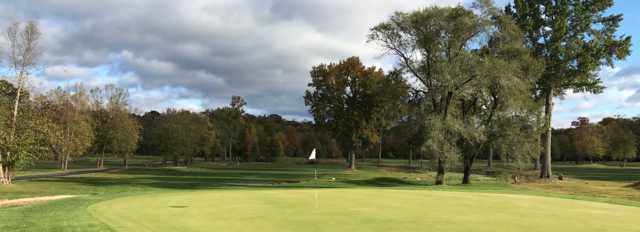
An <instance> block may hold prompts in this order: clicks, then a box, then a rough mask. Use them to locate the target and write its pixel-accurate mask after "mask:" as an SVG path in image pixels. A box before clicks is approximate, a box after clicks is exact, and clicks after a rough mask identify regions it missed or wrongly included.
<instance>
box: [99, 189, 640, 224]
mask: <svg viewBox="0 0 640 232" xmlns="http://www.w3.org/2000/svg"><path fill="white" fill-rule="evenodd" d="M89 210H90V212H91V213H92V214H93V215H94V216H95V217H97V218H98V219H100V220H101V221H103V222H104V223H106V224H108V225H109V226H110V227H111V228H112V229H114V230H116V231H181V232H185V231H425V230H426V231H546V232H550V231H581V232H590V231H594V232H596V231H598V232H602V231H638V230H640V229H639V228H638V224H637V222H638V215H640V208H637V207H630V206H622V205H613V204H605V203H597V202H589V201H579V200H571V199H561V198H549V197H537V196H526V195H509V194H491V193H473V192H445V191H428V190H389V189H386V190H380V189H317V190H315V189H307V190H211V191H194V192H181V193H176V192H174V193H157V194H147V195H139V196H132V197H124V198H117V199H113V200H109V201H104V202H100V203H98V204H95V205H92V206H90V207H89Z"/></svg>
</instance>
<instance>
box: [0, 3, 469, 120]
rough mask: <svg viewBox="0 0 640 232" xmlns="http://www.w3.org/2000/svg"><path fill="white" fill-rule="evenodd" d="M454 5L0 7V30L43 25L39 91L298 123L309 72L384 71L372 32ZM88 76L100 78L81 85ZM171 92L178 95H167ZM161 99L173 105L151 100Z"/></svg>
mask: <svg viewBox="0 0 640 232" xmlns="http://www.w3.org/2000/svg"><path fill="white" fill-rule="evenodd" d="M458 2H459V1H457V0H448V1H435V0H403V1H384V0H354V1H341V0H307V1H297V0H264V1H249V0H220V1H208V0H196V1H189V2H188V3H184V2H181V1H170V0H142V1H129V0H113V1H84V0H75V1H46V0H34V1H2V2H1V3H0V22H9V21H13V20H16V19H37V20H39V21H40V22H41V25H42V27H43V32H44V34H43V43H42V45H43V48H44V54H43V56H42V59H41V61H42V63H43V64H44V65H45V66H46V67H50V68H47V69H46V71H45V72H44V75H43V77H44V78H45V79H46V80H44V81H43V82H48V84H50V85H55V84H56V83H59V82H65V83H66V82H71V81H79V80H81V81H83V82H87V83H89V84H88V85H94V84H98V83H103V82H109V83H116V84H118V85H121V86H123V87H127V88H139V89H140V92H139V93H136V94H135V95H133V94H132V98H134V97H135V98H139V99H135V100H134V102H135V104H136V106H137V107H140V108H144V109H145V110H149V109H155V107H171V106H175V107H179V106H183V105H186V106H188V107H192V108H193V107H195V106H194V105H193V104H200V106H199V107H200V108H206V107H214V106H216V105H219V104H221V103H222V102H224V104H226V102H228V99H229V97H230V96H231V95H241V96H244V97H245V98H246V99H247V102H248V107H250V108H252V109H255V110H256V112H265V113H279V114H283V115H291V116H293V117H301V118H304V117H308V114H307V113H306V111H307V110H306V107H305V106H304V103H303V101H302V95H303V94H304V90H305V89H306V84H307V83H308V81H309V77H308V71H309V69H310V68H311V66H312V65H315V64H318V63H320V62H325V63H326V62H335V61H338V60H339V59H343V58H346V57H348V56H354V55H355V56H360V57H361V58H362V60H363V61H364V62H365V63H367V64H376V65H380V66H388V63H389V62H385V61H384V60H383V59H379V55H380V49H379V48H378V47H377V46H375V45H373V44H367V43H366V42H365V41H366V35H367V33H368V30H369V28H370V27H372V26H374V25H375V24H377V23H379V22H382V21H383V20H385V19H387V18H388V17H389V16H390V15H391V14H392V13H393V12H394V11H397V10H401V11H407V10H414V9H418V8H421V7H425V6H428V5H433V4H438V5H453V4H457V3H458ZM95 67H107V69H108V70H107V73H98V74H99V75H96V76H93V75H92V76H90V77H83V76H88V75H89V74H93V73H91V72H92V71H94V70H93V69H94V68H95ZM87 72H89V74H87ZM81 77H82V78H81ZM120 78H123V79H124V80H121V79H120ZM114 79H118V80H114ZM177 89H184V91H179V93H170V92H171V91H177ZM160 90H162V91H161V92H163V93H164V94H165V95H167V96H171V98H162V99H158V98H157V97H152V96H155V94H157V92H158V91H160ZM146 91H149V93H147V95H149V97H145V92H146ZM160 100H162V101H167V102H168V103H163V104H157V101H160ZM151 101H153V102H151ZM187 102H189V103H187ZM157 109H160V110H161V109H162V108H157Z"/></svg>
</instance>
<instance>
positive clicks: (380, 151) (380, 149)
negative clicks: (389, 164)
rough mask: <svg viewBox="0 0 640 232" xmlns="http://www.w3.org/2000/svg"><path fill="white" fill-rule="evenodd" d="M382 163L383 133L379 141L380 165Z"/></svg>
mask: <svg viewBox="0 0 640 232" xmlns="http://www.w3.org/2000/svg"><path fill="white" fill-rule="evenodd" d="M381 164H382V134H380V141H379V142H378V166H380V165H381Z"/></svg>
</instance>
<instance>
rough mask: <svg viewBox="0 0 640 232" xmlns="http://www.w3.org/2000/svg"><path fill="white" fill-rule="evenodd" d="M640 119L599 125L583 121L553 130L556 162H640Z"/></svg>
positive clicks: (610, 120) (609, 120)
mask: <svg viewBox="0 0 640 232" xmlns="http://www.w3.org/2000/svg"><path fill="white" fill-rule="evenodd" d="M639 145H640V118H639V117H633V118H622V117H608V118H604V119H602V120H601V121H600V122H598V123H591V122H589V118H586V117H580V118H578V119H577V120H576V121H573V122H572V123H571V127H570V128H563V129H554V130H553V146H551V148H552V154H553V159H554V160H556V161H575V162H577V163H580V162H596V161H621V162H622V164H623V165H624V163H625V162H627V161H633V160H637V159H638V155H639V153H638V151H640V147H638V146H639Z"/></svg>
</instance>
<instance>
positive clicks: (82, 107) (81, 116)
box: [36, 85, 94, 171]
mask: <svg viewBox="0 0 640 232" xmlns="http://www.w3.org/2000/svg"><path fill="white" fill-rule="evenodd" d="M36 102H37V103H36V104H37V112H38V114H39V117H41V118H43V120H44V121H45V122H44V123H43V125H44V126H43V127H44V129H43V131H44V132H45V133H46V138H47V143H48V145H49V148H50V150H51V151H52V152H53V153H54V154H56V155H57V156H58V157H60V168H61V169H62V170H64V171H66V170H67V169H68V167H69V161H71V159H72V158H73V157H77V156H81V155H84V154H85V153H86V152H87V151H88V150H89V148H90V147H91V144H92V142H93V139H94V133H93V126H92V118H91V116H90V115H91V114H90V113H89V110H90V109H89V104H90V103H89V97H88V95H87V93H86V90H85V89H84V88H82V86H80V85H76V87H75V89H74V90H73V92H68V91H65V90H63V89H62V88H57V89H54V90H51V91H49V92H48V93H47V94H46V95H43V96H40V97H38V99H37V100H36Z"/></svg>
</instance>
